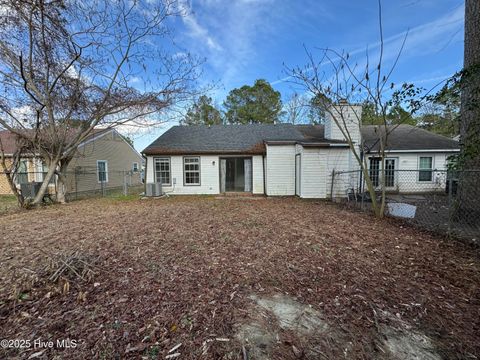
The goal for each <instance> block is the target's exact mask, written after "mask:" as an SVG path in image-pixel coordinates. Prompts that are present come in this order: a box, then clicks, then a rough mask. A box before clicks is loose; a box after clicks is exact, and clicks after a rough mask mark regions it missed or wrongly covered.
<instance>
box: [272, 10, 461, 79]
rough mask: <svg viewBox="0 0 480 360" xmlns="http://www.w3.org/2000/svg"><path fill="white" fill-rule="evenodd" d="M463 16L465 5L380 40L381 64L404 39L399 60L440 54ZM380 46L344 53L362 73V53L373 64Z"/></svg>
mask: <svg viewBox="0 0 480 360" xmlns="http://www.w3.org/2000/svg"><path fill="white" fill-rule="evenodd" d="M464 13H465V10H464V6H463V5H462V6H459V7H457V8H455V9H454V10H452V11H450V12H448V13H446V14H444V15H442V16H441V17H439V18H438V19H435V20H433V21H429V22H427V23H425V24H422V25H418V26H416V27H413V28H411V29H409V30H405V31H402V32H399V33H397V34H394V35H391V36H389V37H387V38H385V39H384V41H383V46H384V50H383V62H384V65H385V63H388V62H389V61H392V60H393V59H395V58H396V56H397V55H398V53H399V51H400V49H401V45H402V42H403V41H404V40H405V39H406V41H405V47H404V49H403V52H402V55H401V58H400V60H401V59H402V58H405V57H407V56H412V55H413V56H419V55H425V54H430V53H434V52H438V51H440V50H441V49H442V48H444V47H445V46H446V45H448V43H449V42H451V40H452V34H453V36H455V35H456V34H457V33H458V31H456V30H458V28H459V27H461V26H462V24H463V22H464ZM380 46H381V42H380V41H376V42H374V43H372V44H368V45H365V46H361V47H358V48H355V49H350V50H346V53H348V54H349V56H350V58H355V57H356V56H357V55H359V56H357V58H358V59H359V66H358V68H359V69H362V70H363V69H364V67H365V65H366V59H365V54H366V52H367V49H368V52H369V57H370V63H371V64H374V63H375V60H376V61H378V58H379V54H380ZM331 48H332V49H335V46H331ZM337 50H338V51H342V49H337ZM327 64H330V61H325V62H323V63H321V64H320V66H324V65H327ZM291 79H292V77H291V76H286V77H283V78H281V79H279V80H277V81H274V82H272V85H277V84H280V83H283V82H286V81H289V80H291Z"/></svg>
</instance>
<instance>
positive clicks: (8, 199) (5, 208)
mask: <svg viewBox="0 0 480 360" xmlns="http://www.w3.org/2000/svg"><path fill="white" fill-rule="evenodd" d="M15 209H18V203H17V198H16V197H15V195H0V215H1V214H5V213H8V212H10V211H13V210H15Z"/></svg>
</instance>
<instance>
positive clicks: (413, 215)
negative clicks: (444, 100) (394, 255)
mask: <svg viewBox="0 0 480 360" xmlns="http://www.w3.org/2000/svg"><path fill="white" fill-rule="evenodd" d="M368 178H369V179H370V182H371V185H372V187H373V188H374V189H375V195H374V196H375V199H376V202H377V203H378V204H380V203H381V199H382V189H385V209H384V212H385V214H386V215H387V216H392V217H396V218H401V219H404V220H405V221H407V222H409V223H412V224H414V225H415V226H418V227H421V228H424V229H427V230H431V231H435V232H440V233H443V234H449V235H453V236H456V237H461V238H465V239H468V240H471V241H473V242H475V243H479V242H480V171H456V172H451V171H450V172H449V171H446V170H395V169H385V170H384V171H381V170H378V169H374V170H369V171H368ZM331 198H332V200H333V201H336V202H344V203H345V204H347V205H349V206H352V207H355V208H358V209H362V210H366V211H372V210H373V205H372V203H373V199H372V195H371V194H370V192H369V191H368V186H367V180H366V179H365V176H364V174H363V172H362V171H360V170H359V171H341V172H333V173H332V182H331ZM378 206H380V205H378Z"/></svg>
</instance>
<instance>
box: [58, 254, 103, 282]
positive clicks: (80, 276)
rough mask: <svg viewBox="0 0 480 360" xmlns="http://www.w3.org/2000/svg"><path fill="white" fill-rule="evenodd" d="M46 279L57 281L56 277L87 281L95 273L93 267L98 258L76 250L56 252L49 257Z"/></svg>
mask: <svg viewBox="0 0 480 360" xmlns="http://www.w3.org/2000/svg"><path fill="white" fill-rule="evenodd" d="M50 260H51V262H50V264H49V266H48V272H49V273H50V274H51V275H50V276H49V278H48V280H50V281H52V282H57V281H58V279H60V278H63V279H66V280H70V281H74V280H77V281H78V280H82V281H89V280H91V279H92V277H93V275H94V274H95V271H94V269H95V268H96V266H95V264H96V262H97V260H98V258H96V257H93V256H91V255H88V254H84V253H82V252H80V251H78V250H76V251H73V252H71V253H67V254H58V256H55V257H50Z"/></svg>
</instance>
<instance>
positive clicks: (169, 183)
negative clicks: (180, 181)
mask: <svg viewBox="0 0 480 360" xmlns="http://www.w3.org/2000/svg"><path fill="white" fill-rule="evenodd" d="M157 161H158V162H161V161H163V162H167V161H168V183H162V185H163V186H171V185H172V160H171V158H170V157H167V156H163V157H154V158H153V178H154V180H155V182H156V183H159V182H161V175H160V181H158V178H157ZM160 172H162V170H160ZM163 172H166V171H163Z"/></svg>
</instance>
